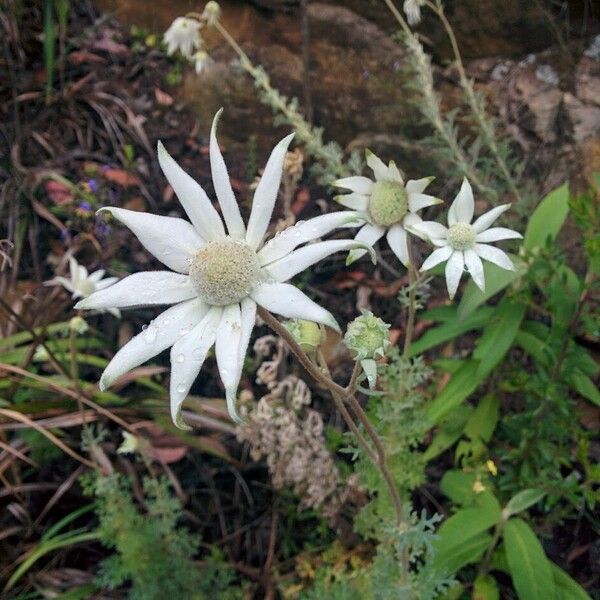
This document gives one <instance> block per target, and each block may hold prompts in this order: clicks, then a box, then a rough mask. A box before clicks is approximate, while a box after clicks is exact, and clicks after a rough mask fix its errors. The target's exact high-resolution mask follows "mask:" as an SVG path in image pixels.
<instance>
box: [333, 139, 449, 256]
mask: <svg viewBox="0 0 600 600" xmlns="http://www.w3.org/2000/svg"><path fill="white" fill-rule="evenodd" d="M366 155H367V164H368V165H369V167H371V169H372V170H373V173H374V175H375V181H373V180H371V179H369V178H368V177H363V176H354V177H344V178H343V179H338V180H337V181H334V183H333V185H335V186H338V187H342V188H346V189H349V190H351V192H352V193H351V194H343V195H340V196H336V198H335V199H336V201H337V202H339V203H340V204H342V205H343V206H346V207H347V208H351V209H353V210H355V211H357V213H358V214H359V215H360V216H362V217H363V218H364V219H365V220H366V221H367V224H366V225H364V226H363V227H362V228H361V229H360V230H359V232H358V233H357V234H356V238H355V239H356V240H357V241H361V242H364V243H366V244H368V245H369V246H373V244H375V243H376V242H377V241H378V240H379V239H380V238H382V237H383V236H384V235H386V233H387V235H386V237H387V241H388V244H389V245H390V248H391V249H392V250H393V252H394V254H395V255H396V256H397V257H398V259H399V260H400V262H401V263H402V264H403V265H404V266H405V267H407V266H408V264H409V263H410V254H409V251H408V239H407V228H408V227H410V226H411V225H414V224H416V223H420V222H421V217H420V216H419V215H418V214H417V211H419V210H421V209H423V208H425V207H427V206H433V205H434V204H440V203H441V202H442V200H439V199H438V198H435V197H434V196H429V195H428V194H424V193H423V192H424V191H425V188H426V187H427V186H428V185H429V184H430V183H431V182H432V181H433V179H434V178H433V177H425V178H424V179H417V180H414V179H411V180H409V181H407V182H406V185H405V184H404V180H403V179H402V175H401V174H400V171H399V170H398V167H396V164H395V163H394V161H393V160H392V161H390V163H389V165H388V166H387V167H386V165H385V164H384V163H383V161H382V160H381V159H379V158H378V157H377V156H375V154H373V153H372V152H370V151H369V150H367V153H366ZM364 254H365V250H352V251H351V252H350V253H349V254H348V259H347V261H346V264H351V263H352V262H354V261H355V260H357V259H359V258H360V257H361V256H363V255H364Z"/></svg>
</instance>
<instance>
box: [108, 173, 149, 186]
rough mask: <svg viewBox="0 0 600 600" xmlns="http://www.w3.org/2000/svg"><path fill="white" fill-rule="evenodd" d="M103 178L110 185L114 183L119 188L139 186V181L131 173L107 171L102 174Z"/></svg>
mask: <svg viewBox="0 0 600 600" xmlns="http://www.w3.org/2000/svg"><path fill="white" fill-rule="evenodd" d="M103 175H104V177H105V178H106V179H108V181H110V182H111V183H116V184H117V185H120V186H121V187H131V186H139V185H141V184H140V180H139V179H138V178H137V176H136V175H134V174H133V173H129V172H128V171H125V170H124V169H107V170H106V171H104V173H103Z"/></svg>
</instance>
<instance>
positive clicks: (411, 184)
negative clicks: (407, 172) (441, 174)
mask: <svg viewBox="0 0 600 600" xmlns="http://www.w3.org/2000/svg"><path fill="white" fill-rule="evenodd" d="M434 179H435V177H423V179H409V180H408V181H407V182H406V191H407V192H408V193H409V194H421V193H423V192H424V191H425V188H426V187H427V186H428V185H429V184H430V183H431V182H432V181H433V180H434Z"/></svg>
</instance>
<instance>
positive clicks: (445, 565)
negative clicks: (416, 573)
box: [433, 532, 492, 575]
mask: <svg viewBox="0 0 600 600" xmlns="http://www.w3.org/2000/svg"><path fill="white" fill-rule="evenodd" d="M491 541H492V536H491V535H490V534H489V533H485V532H484V533H481V534H479V535H477V536H475V537H472V538H469V539H468V540H464V541H463V542H462V543H461V544H458V545H457V546H454V548H453V551H452V552H451V553H445V554H443V555H441V554H440V555H436V556H435V557H434V559H433V564H434V567H435V569H436V570H437V571H438V572H441V573H447V574H449V575H452V574H453V573H456V572H457V571H458V570H459V569H460V568H462V567H464V566H465V565H468V564H471V563H476V562H478V561H479V560H480V559H481V557H482V556H483V553H484V552H485V551H486V549H487V548H488V546H489V545H490V543H491Z"/></svg>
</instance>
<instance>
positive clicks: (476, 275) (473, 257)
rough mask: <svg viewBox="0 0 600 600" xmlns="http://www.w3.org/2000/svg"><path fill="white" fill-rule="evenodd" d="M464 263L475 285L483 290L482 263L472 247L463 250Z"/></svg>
mask: <svg viewBox="0 0 600 600" xmlns="http://www.w3.org/2000/svg"><path fill="white" fill-rule="evenodd" d="M464 256H465V264H466V265H467V269H468V270H469V273H470V275H471V277H472V278H473V281H474V282H475V285H476V286H477V287H478V288H479V289H480V290H481V291H482V292H485V277H484V275H483V263H482V262H481V259H480V258H479V256H477V252H475V250H473V249H472V248H469V249H468V250H465V252H464Z"/></svg>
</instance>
